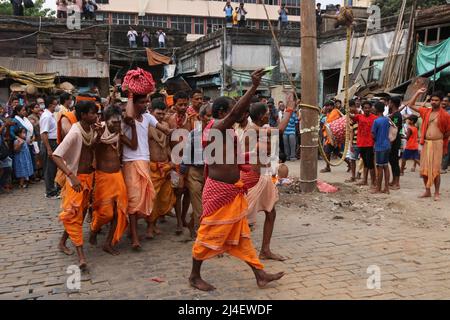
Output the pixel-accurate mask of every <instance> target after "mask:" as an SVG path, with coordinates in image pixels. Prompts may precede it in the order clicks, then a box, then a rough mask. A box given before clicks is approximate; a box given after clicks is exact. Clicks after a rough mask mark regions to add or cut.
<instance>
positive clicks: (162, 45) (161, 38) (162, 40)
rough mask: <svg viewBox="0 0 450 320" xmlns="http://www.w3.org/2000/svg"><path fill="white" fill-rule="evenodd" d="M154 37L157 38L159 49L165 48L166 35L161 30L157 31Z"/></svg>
mask: <svg viewBox="0 0 450 320" xmlns="http://www.w3.org/2000/svg"><path fill="white" fill-rule="evenodd" d="M156 36H157V37H158V43H159V47H160V48H165V47H166V38H167V36H166V34H165V33H164V31H163V30H162V29H159V30H158V32H156Z"/></svg>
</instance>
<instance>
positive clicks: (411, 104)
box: [399, 88, 427, 112]
mask: <svg viewBox="0 0 450 320" xmlns="http://www.w3.org/2000/svg"><path fill="white" fill-rule="evenodd" d="M426 92H427V88H421V89H419V90H417V92H416V93H415V94H414V96H413V97H412V98H411V100H410V101H408V103H407V104H405V105H404V106H403V107H401V108H400V109H401V110H403V109H404V108H405V107H407V106H408V107H410V108H411V109H412V110H414V111H415V112H419V107H416V101H417V99H418V98H419V97H420V96H421V95H423V94H424V93H426ZM401 110H399V111H401Z"/></svg>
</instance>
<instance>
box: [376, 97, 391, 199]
mask: <svg viewBox="0 0 450 320" xmlns="http://www.w3.org/2000/svg"><path fill="white" fill-rule="evenodd" d="M375 110H376V115H377V116H378V119H376V120H375V122H374V123H373V126H372V136H373V139H374V141H375V147H374V149H375V160H376V164H377V186H376V189H375V190H374V191H375V193H389V179H390V177H389V154H390V151H391V141H390V140H389V129H390V127H391V123H390V121H389V119H388V118H387V117H385V116H383V112H384V103H382V102H377V103H376V104H375ZM383 173H384V186H385V187H384V190H383V191H381V185H382V182H383Z"/></svg>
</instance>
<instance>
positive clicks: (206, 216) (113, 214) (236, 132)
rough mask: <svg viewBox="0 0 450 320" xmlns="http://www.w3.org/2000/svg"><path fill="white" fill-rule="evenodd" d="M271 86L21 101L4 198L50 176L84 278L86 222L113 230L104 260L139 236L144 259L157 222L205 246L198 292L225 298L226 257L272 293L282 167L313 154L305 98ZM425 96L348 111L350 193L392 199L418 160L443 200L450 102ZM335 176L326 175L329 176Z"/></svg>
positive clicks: (8, 128)
mask: <svg viewBox="0 0 450 320" xmlns="http://www.w3.org/2000/svg"><path fill="white" fill-rule="evenodd" d="M141 72H143V71H142V70H141ZM263 75H264V70H257V71H255V72H254V73H253V74H252V86H251V88H250V89H249V90H248V91H247V92H246V93H245V94H244V95H243V96H242V97H240V98H239V99H231V98H228V97H219V98H217V99H214V100H213V101H211V99H210V98H207V97H205V96H204V95H203V92H202V91H201V90H199V89H194V90H192V91H191V92H172V94H173V95H169V94H168V93H167V92H166V91H165V90H161V91H160V92H158V93H156V90H154V91H153V92H151V93H148V94H141V93H135V94H133V93H132V91H131V89H130V90H129V92H128V93H127V92H125V93H127V94H128V98H127V99H125V98H120V94H119V93H118V92H117V89H116V87H115V89H114V90H113V91H112V93H111V95H110V96H109V97H108V98H104V99H102V98H100V96H99V93H98V90H95V89H93V90H92V92H91V93H90V94H78V95H74V94H73V93H71V92H64V93H62V94H60V95H59V96H58V97H55V96H50V95H47V96H28V95H27V94H25V93H23V92H18V93H13V94H12V95H11V97H10V99H9V101H8V103H7V104H6V105H4V106H0V139H1V140H0V142H1V144H0V147H1V148H0V151H1V152H0V187H1V192H3V193H10V192H11V189H12V185H13V184H16V185H18V187H19V188H23V189H25V188H27V187H28V186H29V185H30V184H33V183H36V181H39V180H40V179H44V180H45V190H46V193H45V196H46V197H47V198H48V199H61V213H60V214H59V220H60V221H61V222H62V224H63V226H64V231H63V233H62V236H61V240H60V242H59V250H61V251H62V252H64V253H65V254H67V255H72V254H74V253H75V252H74V251H73V250H72V249H70V248H69V246H68V245H67V240H68V239H70V240H71V242H72V243H73V245H74V247H75V249H76V253H77V255H78V258H79V265H80V268H82V269H85V268H86V266H87V259H86V257H85V255H84V252H83V244H84V236H83V224H84V223H89V225H90V234H89V242H90V243H91V244H93V245H96V244H97V236H98V234H99V233H100V231H101V230H102V229H103V228H106V226H107V225H109V230H108V232H107V235H106V238H105V241H104V244H103V250H104V251H106V252H108V253H110V254H112V255H117V254H119V252H118V251H117V249H116V245H117V243H118V242H119V241H120V240H121V239H122V238H123V237H124V234H125V233H126V231H127V230H128V236H129V238H130V241H131V248H132V249H133V250H141V240H142V239H143V238H147V239H153V238H155V237H158V235H160V234H161V230H160V228H159V224H160V223H164V222H166V220H165V217H166V216H167V215H173V216H174V217H175V218H176V226H175V225H174V232H175V233H176V234H177V235H181V234H183V232H184V230H185V228H186V230H188V231H189V234H190V236H191V238H192V239H193V240H194V239H195V242H194V246H193V249H192V255H193V266H192V273H191V276H190V283H191V285H192V286H194V287H195V288H198V289H200V290H213V289H214V287H213V286H212V285H210V284H208V283H207V282H205V281H204V280H203V279H202V278H201V276H200V269H201V266H202V262H203V261H205V260H207V259H210V258H212V257H215V256H217V255H221V254H223V253H225V252H227V253H229V254H230V255H233V256H235V257H237V258H239V259H241V260H243V261H245V262H246V263H247V264H248V265H249V266H250V267H251V269H252V270H253V272H254V274H255V277H256V281H257V284H258V285H259V286H260V287H263V286H265V285H266V284H267V283H268V282H270V281H273V280H276V279H279V278H281V277H282V276H283V273H279V274H268V273H266V272H265V271H264V270H263V265H262V263H261V261H260V260H261V259H274V260H284V258H283V257H282V256H280V255H278V254H276V253H274V252H272V251H271V248H270V242H271V237H272V232H273V229H274V223H275V219H276V209H275V206H276V203H277V201H278V198H279V195H278V188H277V186H278V185H279V182H280V181H282V180H283V179H286V178H288V175H289V173H288V168H287V166H286V165H285V164H284V162H286V161H293V160H297V159H298V158H299V157H301V154H299V153H298V149H299V148H298V146H299V145H300V141H299V140H300V134H299V132H301V127H302V119H301V116H300V112H299V110H298V108H297V105H298V101H295V99H294V96H293V93H289V94H287V95H286V99H285V101H279V102H278V104H277V105H275V101H274V99H272V98H270V97H263V96H260V95H257V94H256V92H257V89H258V86H259V84H260V82H261V78H262V76H263ZM130 88H131V86H130ZM426 92H427V90H426V89H420V90H419V91H417V93H416V94H415V95H414V96H413V97H412V99H411V100H410V101H408V102H406V103H404V104H402V101H401V99H400V98H398V97H390V98H383V99H382V100H379V101H377V102H375V103H374V102H372V101H369V100H361V99H359V98H357V97H355V99H353V100H351V101H350V110H349V113H350V119H351V124H350V125H351V128H352V134H351V137H350V148H349V150H348V153H347V155H346V156H345V158H346V160H347V163H348V168H349V172H351V178H350V179H349V180H348V181H349V182H355V181H356V180H358V178H359V177H361V178H362V181H361V182H360V184H361V185H367V184H369V179H368V178H369V176H370V178H371V180H370V184H371V186H372V187H373V191H374V192H386V193H388V192H389V189H398V188H400V176H401V175H402V173H403V172H404V170H405V164H406V161H408V160H412V161H414V167H413V169H414V168H415V167H416V165H417V164H419V165H420V174H421V176H422V177H423V179H424V183H425V193H424V194H423V195H422V197H431V196H432V194H431V188H432V185H433V184H434V186H435V194H434V198H435V200H439V196H440V194H439V185H440V174H441V170H442V172H445V170H446V167H447V166H448V153H447V149H448V137H449V136H450V115H449V113H450V104H449V102H448V96H446V97H444V96H443V94H441V93H439V92H435V93H432V94H431V95H430V96H429V99H428V100H427V101H428V102H427V103H429V104H430V107H427V106H421V107H417V106H416V101H417V99H418V98H419V97H420V96H421V95H423V94H425V93H426ZM299 98H301V97H299ZM345 112H346V110H345V108H344V106H343V104H342V103H341V101H339V100H335V101H329V102H327V103H325V106H324V108H323V115H322V118H321V124H322V126H323V128H325V127H326V126H327V125H330V124H331V123H332V122H334V121H336V120H339V119H341V118H342V117H343V114H344V113H345ZM418 124H420V125H419V126H418ZM230 130H231V131H230ZM252 133H256V134H255V135H254V136H252ZM278 133H280V134H281V135H282V138H281V137H280V139H279V143H280V145H279V146H280V152H279V153H276V152H272V151H273V148H274V146H273V145H272V142H273V140H272V137H274V136H277V134H278ZM218 135H219V136H220V137H223V138H224V139H230V138H231V141H233V143H232V144H231V147H230V145H229V144H228V140H219V141H222V143H220V142H217V141H216V140H217V139H218ZM321 138H322V139H323V141H324V145H325V152H326V154H327V157H328V158H331V155H332V154H335V155H336V156H337V157H341V156H342V151H343V146H342V145H339V144H338V143H336V140H335V138H334V136H333V132H330V131H329V130H328V131H327V130H323V131H322V134H321ZM252 139H253V140H252ZM225 142H227V143H225ZM275 149H277V148H275ZM208 150H209V151H208ZM255 154H257V155H258V157H257V158H256V161H252V160H251V159H253V158H252V156H253V155H255ZM261 154H265V155H270V156H269V158H268V159H269V160H268V161H263V160H261V159H262V158H260V157H259V156H260V155H261ZM274 154H275V155H277V157H275V158H273V157H272V155H274ZM278 155H279V157H278ZM240 156H242V159H243V162H242V163H241V162H239V161H238V158H239V157H240ZM400 157H401V159H402V161H401V165H400ZM230 159H231V160H230ZM419 160H420V161H419ZM230 161H231V162H230ZM359 162H360V163H359ZM441 164H442V168H441ZM389 166H390V167H391V168H389ZM375 168H376V170H375ZM390 169H391V170H390ZM330 171H331V168H330V167H328V166H327V167H325V169H324V170H322V172H324V173H325V172H330ZM390 171H392V177H393V178H392V181H391V180H390V176H391V174H390ZM358 173H361V174H358ZM383 178H384V187H382V186H383V183H382V182H383ZM15 182H16V183H15ZM190 210H191V211H190ZM173 211H175V214H173V213H172V212H173ZM189 212H190V214H189V215H188V213H189ZM258 212H264V213H265V221H264V228H263V241H262V245H261V250H260V253H259V255H258V254H257V253H256V251H255V249H254V246H253V244H252V241H251V238H250V234H251V232H252V231H253V232H254V229H255V222H256V216H257V213H258ZM140 219H143V220H144V221H145V222H146V231H145V235H143V237H140V236H139V234H138V221H139V220H140Z"/></svg>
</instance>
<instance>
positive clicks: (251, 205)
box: [247, 175, 279, 224]
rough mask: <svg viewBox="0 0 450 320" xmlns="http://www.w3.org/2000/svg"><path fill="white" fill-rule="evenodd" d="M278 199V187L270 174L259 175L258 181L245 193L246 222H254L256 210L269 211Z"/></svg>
mask: <svg viewBox="0 0 450 320" xmlns="http://www.w3.org/2000/svg"><path fill="white" fill-rule="evenodd" d="M278 200H279V194H278V189H277V187H276V186H275V183H274V181H273V178H272V176H271V175H260V176H259V180H258V183H257V184H256V185H255V186H254V187H252V188H250V189H249V190H248V193H247V201H248V216H247V219H248V222H249V223H250V224H253V223H256V215H257V213H258V212H261V211H264V212H271V211H272V210H273V208H275V204H276V203H277V202H278Z"/></svg>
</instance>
